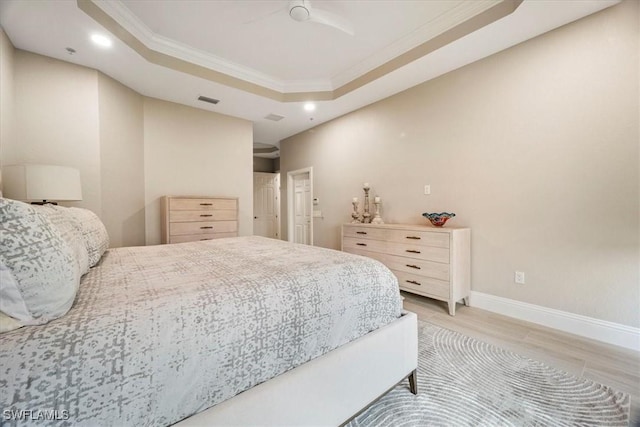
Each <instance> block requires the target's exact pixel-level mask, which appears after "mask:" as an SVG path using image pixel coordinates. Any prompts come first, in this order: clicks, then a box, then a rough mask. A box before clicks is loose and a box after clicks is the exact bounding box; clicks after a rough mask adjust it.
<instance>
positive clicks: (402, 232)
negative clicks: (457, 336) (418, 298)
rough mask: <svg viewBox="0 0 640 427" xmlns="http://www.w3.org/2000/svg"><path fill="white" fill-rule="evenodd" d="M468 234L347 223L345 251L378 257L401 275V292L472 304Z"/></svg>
mask: <svg viewBox="0 0 640 427" xmlns="http://www.w3.org/2000/svg"><path fill="white" fill-rule="evenodd" d="M470 236H471V231H470V230H469V229H468V228H451V227H446V228H438V227H430V226H419V225H403V224H381V225H373V224H344V225H343V226H342V250H343V251H344V252H350V253H353V254H358V255H364V256H367V257H370V258H374V259H377V260H378V261H380V262H382V263H383V264H384V265H386V266H387V267H389V269H390V270H391V271H393V273H394V274H395V275H396V276H397V278H398V283H399V285H400V289H402V290H403V291H407V292H412V293H414V294H419V295H423V296H426V297H430V298H435V299H438V300H441V301H446V302H447V303H448V305H449V314H450V315H452V316H454V315H455V312H456V302H458V301H460V300H464V303H465V304H466V305H468V304H469V292H470Z"/></svg>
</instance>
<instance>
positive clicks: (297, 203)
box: [293, 172, 313, 245]
mask: <svg viewBox="0 0 640 427" xmlns="http://www.w3.org/2000/svg"><path fill="white" fill-rule="evenodd" d="M293 195H294V202H293V216H294V239H293V241H294V242H295V243H303V244H305V245H311V244H313V242H312V241H311V179H310V177H309V172H305V173H302V174H299V175H294V176H293Z"/></svg>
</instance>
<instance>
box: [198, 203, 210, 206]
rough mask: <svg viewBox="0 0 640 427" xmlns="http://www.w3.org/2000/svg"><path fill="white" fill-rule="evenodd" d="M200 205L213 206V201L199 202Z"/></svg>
mask: <svg viewBox="0 0 640 427" xmlns="http://www.w3.org/2000/svg"><path fill="white" fill-rule="evenodd" d="M200 206H213V203H200Z"/></svg>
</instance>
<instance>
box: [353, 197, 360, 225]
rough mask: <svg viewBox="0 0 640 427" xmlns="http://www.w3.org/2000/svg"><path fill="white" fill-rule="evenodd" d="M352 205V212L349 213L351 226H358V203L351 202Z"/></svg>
mask: <svg viewBox="0 0 640 427" xmlns="http://www.w3.org/2000/svg"><path fill="white" fill-rule="evenodd" d="M351 203H352V204H353V212H352V213H351V218H353V219H352V220H351V224H359V223H361V222H362V220H361V219H360V213H359V212H358V202H351Z"/></svg>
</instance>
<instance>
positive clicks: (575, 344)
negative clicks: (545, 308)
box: [402, 292, 640, 426]
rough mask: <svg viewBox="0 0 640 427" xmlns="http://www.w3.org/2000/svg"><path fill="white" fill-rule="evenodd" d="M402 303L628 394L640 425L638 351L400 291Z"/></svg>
mask: <svg viewBox="0 0 640 427" xmlns="http://www.w3.org/2000/svg"><path fill="white" fill-rule="evenodd" d="M402 295H403V296H404V297H405V300H404V308H405V309H406V310H409V311H413V312H414V313H416V314H417V315H418V318H419V319H421V320H425V321H427V322H430V323H432V324H435V325H438V326H440V327H442V328H447V329H450V330H453V331H457V332H460V333H462V334H464V335H467V336H470V337H474V338H476V339H478V340H482V341H484V342H487V343H491V344H494V345H496V346H498V347H501V348H504V349H507V350H511V351H513V352H514V353H517V354H520V355H522V356H526V357H529V358H531V359H535V360H538V361H540V362H544V363H546V364H547V365H549V366H552V367H555V368H558V369H562V370H564V371H566V372H569V373H571V374H573V375H576V376H579V377H584V378H588V379H591V380H593V381H596V382H598V383H601V384H605V385H608V386H611V387H613V388H615V389H616V390H620V391H624V392H626V393H629V394H630V396H631V425H634V426H635V425H640V353H638V352H635V351H633V350H629V349H625V348H622V347H617V346H613V345H609V344H604V343H602V342H600V341H594V340H590V339H587V338H582V337H579V336H576V335H572V334H568V333H565V332H561V331H558V330H556V329H551V328H547V327H544V326H539V325H536V324H533V323H528V322H524V321H521V320H517V319H513V318H511V317H506V316H501V315H499V314H494V313H491V312H488V311H485V310H481V309H479V308H474V307H465V306H464V305H461V304H458V305H457V307H456V315H455V316H449V314H448V311H447V305H446V303H444V302H441V301H436V300H432V299H430V298H424V297H421V296H418V295H413V294H409V293H405V292H403V293H402Z"/></svg>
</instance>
